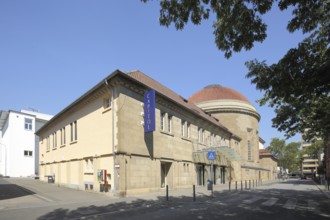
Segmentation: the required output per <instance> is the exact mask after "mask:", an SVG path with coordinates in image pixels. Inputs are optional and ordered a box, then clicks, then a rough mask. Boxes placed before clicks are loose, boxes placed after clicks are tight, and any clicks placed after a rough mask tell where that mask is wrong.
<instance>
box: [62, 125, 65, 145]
mask: <svg viewBox="0 0 330 220" xmlns="http://www.w3.org/2000/svg"><path fill="white" fill-rule="evenodd" d="M65 144H66V143H65V127H63V128H62V129H61V146H63V145H65Z"/></svg>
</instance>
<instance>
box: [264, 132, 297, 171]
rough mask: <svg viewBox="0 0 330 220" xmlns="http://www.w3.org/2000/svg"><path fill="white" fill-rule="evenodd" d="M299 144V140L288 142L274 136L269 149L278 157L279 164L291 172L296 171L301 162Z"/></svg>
mask: <svg viewBox="0 0 330 220" xmlns="http://www.w3.org/2000/svg"><path fill="white" fill-rule="evenodd" d="M299 146H300V143H297V142H291V143H289V144H286V143H285V140H281V139H278V138H273V139H272V140H271V143H270V146H269V147H268V148H267V150H269V151H270V152H271V153H272V154H273V155H274V156H275V157H276V158H277V159H278V166H280V167H282V168H283V169H288V170H289V172H294V171H297V170H298V167H300V164H301V162H300V160H299Z"/></svg>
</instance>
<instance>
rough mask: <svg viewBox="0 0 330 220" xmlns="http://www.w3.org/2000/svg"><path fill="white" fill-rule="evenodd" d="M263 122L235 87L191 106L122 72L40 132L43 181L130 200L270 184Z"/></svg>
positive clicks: (212, 89)
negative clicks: (163, 192)
mask: <svg viewBox="0 0 330 220" xmlns="http://www.w3.org/2000/svg"><path fill="white" fill-rule="evenodd" d="M150 91H155V99H154V101H155V102H154V104H150V103H149V101H150V100H149V99H148V98H150V97H152V96H153V95H152V93H149V92H150ZM150 94H151V95H150ZM149 95H150V96H149ZM146 109H147V110H146ZM149 110H150V111H151V113H150V112H149ZM153 111H154V112H153ZM149 113H150V114H149ZM150 115H154V116H155V117H154V118H153V117H151V116H150ZM149 117H150V118H149ZM259 119H260V116H259V114H258V113H257V111H256V109H255V108H254V107H253V105H252V104H251V103H250V102H249V101H248V100H247V99H246V98H245V97H244V96H243V95H242V94H240V93H239V92H237V91H235V90H232V89H230V88H227V87H222V86H219V85H212V86H208V87H206V88H204V89H202V90H201V91H199V92H197V93H196V94H194V95H193V96H192V97H190V98H189V99H188V100H187V99H184V98H183V97H181V96H180V95H178V94H176V93H175V92H173V91H171V90H170V89H168V88H167V87H165V86H163V85H162V84H160V83H159V82H157V81H156V80H154V79H152V78H150V77H148V76H147V75H145V74H143V73H142V72H140V71H133V72H129V73H125V72H122V71H119V70H116V71H115V72H113V73H112V74H111V75H109V76H108V77H106V78H105V79H104V80H102V81H101V82H100V83H98V84H97V85H95V86H94V87H93V88H91V89H90V90H89V91H88V92H86V93H85V94H83V95H82V96H81V97H80V98H78V99H77V100H75V101H74V102H73V103H71V104H70V105H69V106H67V107H66V108H64V109H63V110H62V111H61V112H59V113H58V114H57V115H55V116H54V117H53V118H52V119H51V120H50V121H49V122H48V123H46V124H45V125H44V126H43V127H42V128H41V129H40V130H38V131H37V135H39V137H40V151H39V154H40V162H39V165H40V179H41V180H43V181H47V180H48V178H50V177H53V178H55V182H56V183H57V184H61V185H65V186H68V187H72V188H77V189H86V190H96V191H107V190H109V191H112V192H114V193H119V194H122V195H125V194H131V193H141V192H150V191H158V190H160V189H162V188H165V186H166V185H168V187H169V188H172V189H173V188H183V187H191V186H192V185H193V184H195V185H199V186H204V185H206V184H207V180H209V179H212V180H213V181H214V183H215V184H224V183H227V182H228V181H240V180H257V179H262V178H263V177H265V178H271V175H267V173H269V172H273V171H272V169H268V168H264V167H262V166H261V164H260V162H259V128H258V122H259ZM153 122H154V124H153ZM146 123H147V124H146ZM146 129H150V130H151V131H146ZM210 152H211V153H210ZM212 152H214V154H213V153H212ZM212 165H213V167H212ZM211 168H212V169H211ZM212 171H213V172H212ZM263 172H265V174H263ZM211 174H213V175H211Z"/></svg>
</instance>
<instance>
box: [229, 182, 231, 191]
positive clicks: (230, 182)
mask: <svg viewBox="0 0 330 220" xmlns="http://www.w3.org/2000/svg"><path fill="white" fill-rule="evenodd" d="M230 187H231V182H230V181H229V191H230Z"/></svg>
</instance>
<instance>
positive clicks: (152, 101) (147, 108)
mask: <svg viewBox="0 0 330 220" xmlns="http://www.w3.org/2000/svg"><path fill="white" fill-rule="evenodd" d="M155 107H156V92H155V90H150V91H148V92H145V93H144V133H147V132H150V131H155V127H156V123H155Z"/></svg>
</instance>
